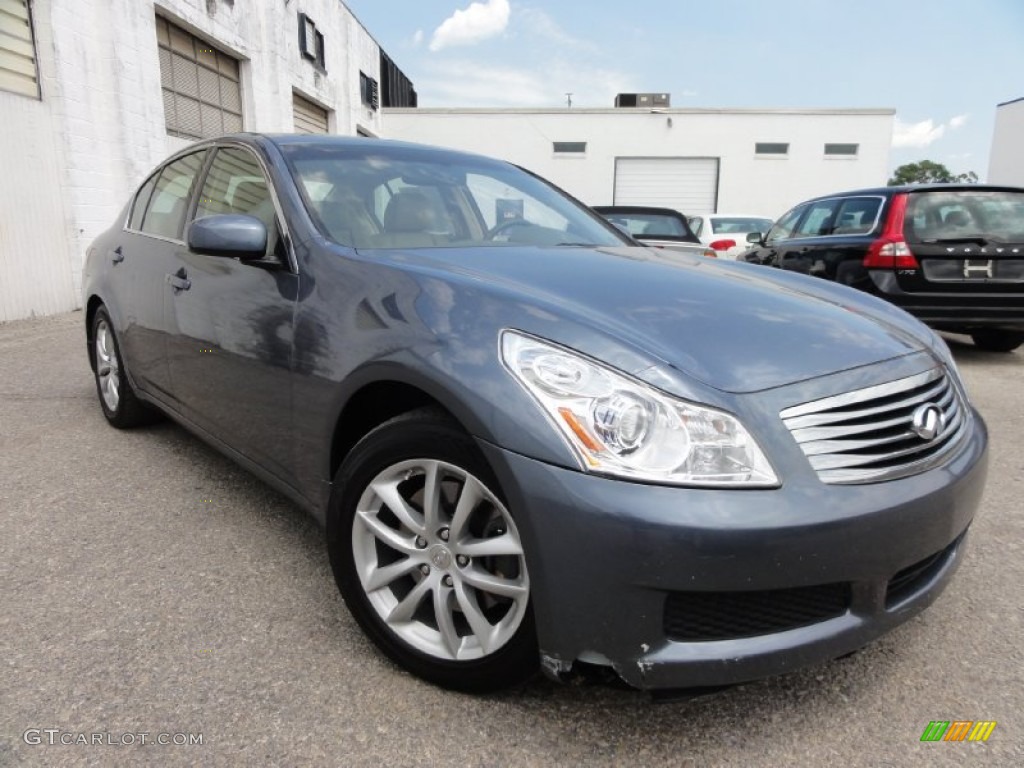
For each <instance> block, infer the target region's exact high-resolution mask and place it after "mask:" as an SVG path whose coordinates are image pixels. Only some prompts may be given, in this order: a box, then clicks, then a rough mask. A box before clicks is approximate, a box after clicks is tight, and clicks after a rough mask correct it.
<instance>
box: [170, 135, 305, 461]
mask: <svg viewBox="0 0 1024 768" xmlns="http://www.w3.org/2000/svg"><path fill="white" fill-rule="evenodd" d="M216 152H217V154H216V155H215V156H214V158H213V161H212V163H211V164H210V167H209V171H208V172H207V175H206V178H205V180H204V182H203V186H202V188H201V190H200V192H199V195H198V200H197V203H196V211H195V216H194V218H200V217H203V216H210V215H216V214H223V213H235V214H245V215H249V216H255V217H256V218H259V219H260V220H262V221H263V223H264V224H265V225H266V227H267V231H268V235H269V237H268V245H267V253H266V255H265V258H264V259H263V260H262V261H257V262H242V261H240V260H238V259H235V258H228V257H223V256H209V255H205V254H199V253H194V252H192V251H190V250H189V249H188V248H187V247H186V248H182V249H181V250H179V252H178V254H177V261H176V264H175V268H176V269H175V272H174V276H175V278H176V280H177V282H176V287H175V288H174V290H173V292H172V294H171V299H170V303H169V305H168V315H169V317H168V325H169V326H170V328H171V333H170V336H169V339H168V352H169V355H168V359H169V362H170V373H171V381H172V386H173V388H174V392H175V395H176V396H177V398H178V400H179V402H180V404H181V407H182V412H183V414H184V415H185V416H186V417H187V418H189V419H190V420H192V421H194V422H195V423H196V424H197V425H199V426H200V427H202V428H203V429H204V430H206V431H208V432H210V433H211V434H213V435H214V436H215V437H217V438H218V439H220V440H222V441H223V442H225V443H227V444H228V445H229V446H230V447H232V448H234V449H235V450H237V451H239V452H240V453H242V454H243V455H245V456H246V457H248V458H250V459H252V460H253V461H255V462H257V463H259V464H261V465H262V466H264V467H265V468H266V469H268V470H270V471H271V472H273V473H274V474H277V475H278V476H280V477H282V478H283V479H288V478H289V476H290V475H291V470H292V466H291V464H292V462H291V460H290V456H291V441H292V437H291V415H292V414H291V381H290V374H291V369H292V341H293V340H292V322H293V314H294V308H295V299H296V296H297V293H298V281H299V276H298V275H297V274H296V273H295V272H294V271H293V270H292V269H290V268H289V266H288V264H289V262H288V259H287V256H286V254H285V251H284V248H285V244H284V242H283V240H282V238H281V237H280V235H279V232H280V230H279V226H278V222H277V216H276V212H275V208H274V202H273V199H272V197H271V194H272V193H271V189H270V183H269V181H268V179H267V178H266V176H265V174H264V173H263V170H262V167H261V165H260V163H259V161H258V160H257V159H256V156H255V155H254V154H253V153H252V152H251V151H249V150H248V149H244V148H242V147H221V148H219V149H217V150H216ZM186 231H187V228H186Z"/></svg>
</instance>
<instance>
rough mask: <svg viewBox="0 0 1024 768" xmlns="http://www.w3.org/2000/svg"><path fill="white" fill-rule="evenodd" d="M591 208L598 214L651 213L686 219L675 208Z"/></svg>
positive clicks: (636, 206)
mask: <svg viewBox="0 0 1024 768" xmlns="http://www.w3.org/2000/svg"><path fill="white" fill-rule="evenodd" d="M590 207H591V208H592V209H594V210H595V211H597V212H598V213H650V214H660V215H663V216H681V217H682V218H686V217H685V216H683V214H681V213H680V212H679V211H677V210H676V209H675V208H657V207H655V206H650V205H592V206H590Z"/></svg>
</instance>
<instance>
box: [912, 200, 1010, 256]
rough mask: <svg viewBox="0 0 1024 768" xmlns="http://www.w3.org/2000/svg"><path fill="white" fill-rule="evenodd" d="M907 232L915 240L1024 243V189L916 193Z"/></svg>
mask: <svg viewBox="0 0 1024 768" xmlns="http://www.w3.org/2000/svg"><path fill="white" fill-rule="evenodd" d="M903 234H904V236H905V237H906V238H907V240H908V241H911V242H924V241H929V240H956V239H959V238H964V237H984V238H986V239H988V240H994V241H1001V242H1012V243H1021V242H1024V192H1011V191H986V190H972V189H955V190H941V191H940V190H936V191H934V192H917V193H913V194H911V195H910V200H909V201H908V203H907V214H906V219H905V220H904V225H903Z"/></svg>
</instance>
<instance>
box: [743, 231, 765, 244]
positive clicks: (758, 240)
mask: <svg viewBox="0 0 1024 768" xmlns="http://www.w3.org/2000/svg"><path fill="white" fill-rule="evenodd" d="M747 242H748V243H751V244H752V245H764V232H748V233H747Z"/></svg>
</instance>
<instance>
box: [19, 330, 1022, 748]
mask: <svg viewBox="0 0 1024 768" xmlns="http://www.w3.org/2000/svg"><path fill="white" fill-rule="evenodd" d="M950 338H951V346H952V347H953V350H954V353H955V354H956V357H957V360H958V362H959V365H960V367H961V369H962V371H963V374H964V376H965V379H966V381H967V385H968V389H969V391H970V393H971V395H972V397H973V399H974V401H975V403H976V404H977V405H978V407H979V408H980V409H981V411H982V413H983V415H984V416H985V417H986V419H987V420H988V423H989V427H990V430H991V434H992V445H991V469H990V472H991V474H990V481H989V486H988V489H987V491H986V494H985V498H984V502H983V507H982V510H981V513H980V515H979V517H978V518H977V520H976V521H975V524H974V526H973V528H972V535H971V538H970V540H969V541H970V544H969V549H968V553H967V558H966V561H965V562H964V565H963V567H962V568H961V570H960V572H959V574H958V575H957V577H956V578H955V579H954V581H953V583H952V585H951V586H950V588H949V589H948V590H947V591H946V593H945V594H944V595H943V596H942V597H941V598H940V599H939V600H938V602H937V603H936V604H935V605H934V606H932V608H931V609H929V610H928V611H926V612H925V613H924V614H923V615H921V616H919V617H917V618H916V619H914V620H912V621H911V622H909V623H908V624H906V625H904V626H903V627H901V628H900V629H898V630H897V631H895V632H893V633H892V634H890V635H888V636H886V637H885V638H883V639H882V640H880V641H878V642H876V643H874V644H873V645H871V646H869V647H868V648H866V649H865V650H863V651H861V652H860V653H858V654H856V655H854V656H851V657H849V658H846V659H843V660H839V661H835V662H832V663H829V664H826V665H824V666H819V667H815V668H812V669H809V670H806V671H802V672H798V673H795V674H791V675H789V676H786V677H781V678H775V679H771V680H766V681H762V682H758V683H753V684H749V685H745V686H741V687H737V688H732V689H729V690H727V691H725V692H722V693H719V694H717V695H715V696H711V697H705V698H702V699H695V700H691V701H686V702H674V703H653V702H652V701H651V700H650V699H648V698H647V697H645V696H644V695H642V694H638V693H634V692H631V691H628V690H619V689H615V688H608V687H601V686H593V685H589V686H558V685H555V684H552V683H549V682H547V681H546V680H544V679H537V680H535V681H533V682H531V683H529V684H527V685H526V686H524V687H521V688H519V689H517V690H514V691H510V692H507V693H503V694H501V695H495V696H488V697H483V698H479V697H471V696H464V695H458V694H453V693H449V692H445V691H442V690H439V689H436V688H433V687H431V686H429V685H427V684H425V683H422V682H420V681H418V680H417V679H415V678H413V677H411V676H409V675H407V674H405V673H404V672H402V671H400V670H398V669H397V668H396V667H394V666H393V665H392V664H390V663H389V662H387V661H386V660H384V659H383V658H382V657H381V656H380V655H379V654H377V653H376V652H375V651H374V649H373V648H372V647H371V646H370V644H369V643H368V641H366V640H365V639H364V638H363V637H362V635H361V634H360V632H359V630H358V628H357V627H356V625H355V623H354V621H353V620H352V619H351V617H350V616H349V615H348V613H347V612H346V609H345V606H344V604H343V603H342V601H341V599H340V597H339V596H338V594H337V591H336V589H335V586H334V582H333V579H332V577H331V573H330V567H329V564H328V561H327V554H326V550H325V546H324V543H323V540H322V536H321V532H320V530H319V529H318V527H317V526H316V524H315V523H314V522H312V520H311V519H308V518H307V517H306V515H305V514H304V513H303V512H301V511H300V510H299V509H298V508H296V507H295V506H294V505H293V504H291V503H290V502H289V501H288V500H286V499H285V498H284V497H282V496H280V495H278V494H277V493H276V492H274V491H272V490H271V489H270V488H268V487H267V486H265V485H263V484H262V483H261V482H260V481H258V480H256V479H255V478H254V477H252V476H250V475H249V474H247V473H246V472H245V471H243V470H242V469H240V468H238V467H237V466H235V465H234V464H232V463H231V462H230V461H228V460H227V459H225V458H223V457H221V456H220V455H219V454H218V453H216V452H215V451H213V450H212V449H211V448H208V447H207V446H206V445H205V444H203V443H202V442H200V441H199V440H197V439H196V438H194V437H192V436H191V435H190V434H188V433H186V432H185V431H184V430H182V429H181V428H179V427H177V426H175V425H173V424H171V423H169V422H168V423H162V424H159V425H156V426H153V427H149V428H145V429H140V430H135V431H130V432H118V431H117V430H114V429H112V428H110V427H108V426H107V425H106V423H105V422H104V420H103V416H102V414H101V412H100V408H99V405H98V404H97V402H96V392H95V389H94V386H93V382H92V379H91V374H90V371H89V367H88V363H87V361H86V356H85V345H84V343H83V332H82V314H81V313H71V314H66V315H61V316H58V317H53V318H45V319H35V320H29V321H22V322H15V323H9V324H6V325H0V766H8V765H39V766H54V765H61V766H78V765H104V766H108V765H159V766H177V765H182V766H192V765H203V766H220V765H225V766H227V765H246V766H264V765H286V766H296V765H333V766H339V765H345V766H362V765H366V766H378V765H393V766H420V765H438V766H446V765H453V766H513V765H514V766H521V765H522V766H533V765H537V766H546V765H558V766H566V765H586V766H603V765H631V766H632V765H643V766H660V765H665V766H690V765H692V766H698V765H721V766H743V767H744V768H747V767H749V766H777V765H808V766H819V765H826V764H831V765H836V766H903V765H908V766H919V765H937V766H945V765H949V766H961V765H984V766H1002V765H1005V766H1020V765H1024V724H1022V723H1024V719H1022V718H1024V610H1022V609H1024V597H1022V596H1024V589H1022V585H1024V517H1022V514H1021V507H1022V502H1021V499H1022V497H1024V386H1022V385H1024V350H1018V351H1017V352H1016V353H1014V354H1011V355H995V354H986V353H982V352H979V351H977V350H975V349H974V348H973V347H971V346H970V344H969V343H963V342H960V341H956V337H950ZM930 720H995V721H997V722H998V725H997V727H996V728H995V730H994V731H993V733H992V736H991V738H990V739H989V741H988V742H987V743H984V744H977V743H974V744H971V743H921V742H920V741H919V739H920V736H921V734H922V732H923V730H924V728H925V726H926V725H927V724H928V722H929V721H930ZM29 729H39V731H40V735H39V739H38V740H39V741H41V742H42V743H39V744H30V743H26V738H25V732H26V731H27V730H29ZM43 729H51V730H53V729H59V732H60V733H58V734H55V735H54V737H53V738H54V739H55V740H56V741H57V743H55V744H53V745H50V744H48V743H47V739H48V738H49V737H48V735H47V734H46V733H45V732H44V731H43ZM92 733H110V734H112V737H111V738H112V739H113V740H115V741H118V740H121V739H125V740H127V738H126V735H127V734H131V735H132V738H133V740H134V741H135V743H134V744H130V745H122V744H114V745H110V744H69V745H62V744H60V743H59V740H60V738H61V736H60V734H69V736H65V737H64V738H65V739H66V740H74V738H75V735H77V734H86V738H87V739H89V738H91V737H90V736H89V734H92ZM142 733H146V734H148V737H147V741H148V742H149V743H147V744H145V745H142V744H140V743H139V740H140V736H139V734H142ZM161 733H166V734H179V733H185V734H201V736H202V744H193V745H184V746H177V745H174V744H170V745H166V746H161V745H158V744H155V743H153V740H155V739H156V738H157V735H158V734H161ZM33 734H34V732H30V734H29V737H28V740H29V741H34V740H36V739H35V738H34V737H33ZM103 738H104V739H107V738H108V737H103Z"/></svg>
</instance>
